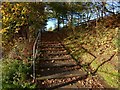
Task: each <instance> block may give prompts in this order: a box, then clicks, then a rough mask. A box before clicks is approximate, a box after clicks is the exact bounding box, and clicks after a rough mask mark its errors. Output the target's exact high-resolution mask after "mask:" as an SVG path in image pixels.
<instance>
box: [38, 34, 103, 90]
mask: <svg viewBox="0 0 120 90" xmlns="http://www.w3.org/2000/svg"><path fill="white" fill-rule="evenodd" d="M39 51H40V56H39V57H38V59H37V60H36V77H37V86H38V87H39V88H50V89H57V90H58V89H60V88H85V87H86V88H104V85H102V83H101V81H100V80H99V77H98V76H97V75H96V76H88V75H87V72H85V71H84V69H83V68H81V67H80V66H79V65H77V63H76V62H75V60H74V59H72V57H71V56H70V55H69V54H68V52H67V50H65V48H64V47H63V45H62V44H61V42H60V41H59V40H58V34H57V33H56V32H44V33H42V40H41V42H40V44H39Z"/></svg>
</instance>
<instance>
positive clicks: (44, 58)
mask: <svg viewBox="0 0 120 90" xmlns="http://www.w3.org/2000/svg"><path fill="white" fill-rule="evenodd" d="M71 59H72V58H71V57H70V58H39V59H38V60H44V61H45V60H48V61H49V60H71Z"/></svg>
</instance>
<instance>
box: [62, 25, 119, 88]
mask: <svg viewBox="0 0 120 90" xmlns="http://www.w3.org/2000/svg"><path fill="white" fill-rule="evenodd" d="M118 31H119V28H115V29H112V28H111V29H110V28H105V27H104V26H103V27H102V26H101V27H100V26H99V28H96V29H94V30H90V31H86V30H84V28H82V29H81V28H76V32H75V34H74V35H73V34H71V35H69V37H67V38H65V39H64V41H63V42H64V44H65V46H66V47H68V48H69V49H70V51H71V54H72V55H73V57H74V58H75V59H77V60H80V61H81V60H82V63H83V64H85V63H89V62H90V61H92V60H93V59H94V57H93V56H91V55H90V54H88V53H87V52H85V51H84V50H83V49H82V48H81V47H80V45H85V46H86V47H87V50H88V51H90V52H91V53H93V54H95V55H96V57H98V56H99V55H101V53H103V54H104V53H105V54H106V55H108V56H107V57H110V54H111V53H112V52H113V51H115V52H117V50H118V49H117V44H119V42H120V40H119V41H117V34H118ZM70 32H71V31H70ZM101 58H102V57H101ZM102 61H103V60H101V61H100V60H95V61H94V62H92V64H91V67H92V69H95V68H97V66H98V65H99V64H100V63H101V62H102ZM117 65H118V58H117V56H114V57H113V59H112V60H111V61H109V62H107V63H105V64H104V65H103V66H101V67H100V68H99V69H98V72H97V73H98V74H99V75H100V76H101V77H102V78H104V80H105V81H106V83H107V84H108V85H110V86H111V87H114V88H115V87H116V88H117V87H118V83H119V82H118V77H119V76H120V74H119V73H118V69H116V67H118V66H117ZM85 68H86V67H85Z"/></svg>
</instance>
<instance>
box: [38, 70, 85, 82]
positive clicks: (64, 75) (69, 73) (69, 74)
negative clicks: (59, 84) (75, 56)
mask: <svg viewBox="0 0 120 90" xmlns="http://www.w3.org/2000/svg"><path fill="white" fill-rule="evenodd" d="M86 75H87V73H86V72H85V71H83V70H81V69H79V70H73V71H67V72H63V73H58V74H53V75H49V76H42V77H37V78H36V79H37V80H46V79H61V78H69V77H75V76H79V77H81V78H82V77H84V76H86Z"/></svg>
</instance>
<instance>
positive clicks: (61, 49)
mask: <svg viewBox="0 0 120 90" xmlns="http://www.w3.org/2000/svg"><path fill="white" fill-rule="evenodd" d="M39 50H41V51H66V50H65V49H64V48H60V49H59V48H49V49H48V48H42V49H39Z"/></svg>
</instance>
